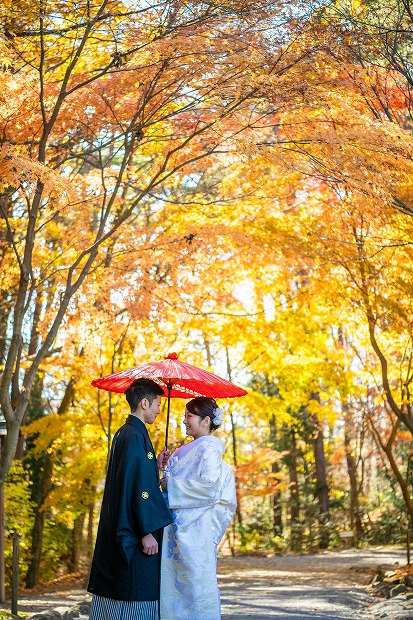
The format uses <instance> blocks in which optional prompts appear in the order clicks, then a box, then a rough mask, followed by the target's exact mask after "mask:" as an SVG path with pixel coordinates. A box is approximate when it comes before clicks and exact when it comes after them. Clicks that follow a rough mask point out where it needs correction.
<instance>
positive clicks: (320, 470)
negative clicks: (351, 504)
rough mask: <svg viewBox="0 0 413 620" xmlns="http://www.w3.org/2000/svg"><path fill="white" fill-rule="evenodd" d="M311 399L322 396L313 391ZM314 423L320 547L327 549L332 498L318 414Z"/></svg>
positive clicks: (317, 399)
mask: <svg viewBox="0 0 413 620" xmlns="http://www.w3.org/2000/svg"><path fill="white" fill-rule="evenodd" d="M310 400H315V401H317V402H318V403H319V402H320V396H319V395H318V394H317V393H315V392H313V393H312V394H311V395H310ZM313 423H314V441H313V448H314V460H315V475H316V488H315V493H314V495H315V497H316V498H317V500H318V507H319V515H320V517H319V522H320V548H321V549H327V547H328V545H329V539H330V536H329V532H328V521H329V512H330V499H329V495H328V484H327V470H326V459H325V450H324V433H323V429H322V425H321V423H320V421H319V419H318V418H317V416H315V415H313Z"/></svg>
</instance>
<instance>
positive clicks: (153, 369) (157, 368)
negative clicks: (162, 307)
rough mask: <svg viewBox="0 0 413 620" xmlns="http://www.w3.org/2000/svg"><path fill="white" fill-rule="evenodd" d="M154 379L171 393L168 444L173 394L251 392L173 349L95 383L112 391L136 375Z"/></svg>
mask: <svg viewBox="0 0 413 620" xmlns="http://www.w3.org/2000/svg"><path fill="white" fill-rule="evenodd" d="M139 378H144V379H153V380H154V381H156V383H158V384H159V385H160V386H161V387H162V388H163V390H164V392H165V396H167V397H168V414H167V419H166V438H165V445H167V444H168V427H169V410H170V399H171V398H187V399H189V398H195V397H197V396H208V397H209V398H234V397H236V396H245V395H246V394H247V393H248V392H246V390H243V389H242V388H240V387H238V386H237V385H235V384H234V383H231V382H230V381H227V380H226V379H222V378H221V377H218V376H217V375H214V374H213V373H212V372H208V371H207V370H204V369H203V368H197V367H196V366H192V365H191V364H185V363H184V362H180V361H178V355H177V354H176V353H170V354H169V355H168V356H167V357H166V358H165V359H163V360H160V361H158V362H149V364H143V365H142V366H135V367H134V368H128V369H127V370H121V371H119V372H115V373H114V374H113V375H108V376H106V377H102V378H101V379H95V380H94V381H92V385H94V386H95V387H97V388H100V389H102V390H107V391H108V392H124V391H125V390H127V389H128V387H129V386H130V385H131V384H132V383H133V381H134V380H135V379H139Z"/></svg>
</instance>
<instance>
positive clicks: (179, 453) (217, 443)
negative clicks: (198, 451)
mask: <svg viewBox="0 0 413 620" xmlns="http://www.w3.org/2000/svg"><path fill="white" fill-rule="evenodd" d="M203 442H207V443H210V444H211V445H212V446H213V447H214V448H217V449H218V450H219V451H220V452H221V454H224V452H225V446H224V444H223V442H222V441H221V440H220V439H218V437H214V436H213V435H203V436H202V437H198V439H194V440H193V441H190V442H189V443H185V444H184V445H183V446H181V447H180V448H178V449H177V450H176V451H175V453H174V456H176V457H177V458H178V459H181V458H183V457H184V456H186V455H187V454H188V452H190V451H191V450H192V449H193V448H196V447H197V446H199V444H201V443H203Z"/></svg>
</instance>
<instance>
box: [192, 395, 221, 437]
mask: <svg viewBox="0 0 413 620" xmlns="http://www.w3.org/2000/svg"><path fill="white" fill-rule="evenodd" d="M186 408H187V409H188V411H189V413H192V414H193V415H198V416H199V417H200V418H202V419H204V418H206V417H207V416H209V418H210V420H211V424H210V427H209V430H211V431H215V430H216V429H217V428H218V427H219V426H221V424H222V420H223V417H224V412H223V411H222V409H220V408H219V407H218V405H217V403H216V401H215V400H214V399H213V398H206V397H205V396H198V398H193V399H192V400H190V401H189V403H187V404H186Z"/></svg>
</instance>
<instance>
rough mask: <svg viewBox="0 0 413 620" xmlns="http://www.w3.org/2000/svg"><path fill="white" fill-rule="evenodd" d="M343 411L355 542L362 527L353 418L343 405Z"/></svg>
mask: <svg viewBox="0 0 413 620" xmlns="http://www.w3.org/2000/svg"><path fill="white" fill-rule="evenodd" d="M343 411H344V449H345V453H346V462H347V472H348V476H349V480H350V529H351V530H353V532H354V538H355V540H356V541H358V540H360V538H361V537H362V536H363V525H362V522H361V515H360V504H359V490H360V484H359V481H358V476H357V465H356V459H355V458H354V451H353V447H352V444H353V442H354V424H353V417H352V415H351V412H350V408H349V407H348V405H343Z"/></svg>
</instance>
